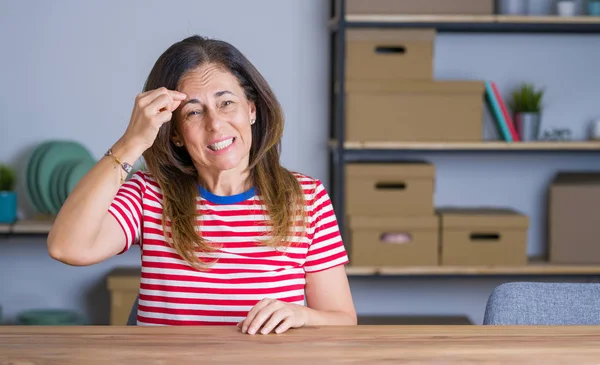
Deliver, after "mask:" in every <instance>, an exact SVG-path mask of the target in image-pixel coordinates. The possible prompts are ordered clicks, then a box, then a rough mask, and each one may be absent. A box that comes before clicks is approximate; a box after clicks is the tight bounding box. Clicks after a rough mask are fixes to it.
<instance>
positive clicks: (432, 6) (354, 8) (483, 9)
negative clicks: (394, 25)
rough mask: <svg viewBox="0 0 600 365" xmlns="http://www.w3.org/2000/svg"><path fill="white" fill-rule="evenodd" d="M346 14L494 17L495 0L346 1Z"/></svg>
mask: <svg viewBox="0 0 600 365" xmlns="http://www.w3.org/2000/svg"><path fill="white" fill-rule="evenodd" d="M523 1H525V0H523ZM346 14H382V15H383V14H394V15H406V14H446V15H450V14H451V15H461V14H462V15H493V14H494V0H346Z"/></svg>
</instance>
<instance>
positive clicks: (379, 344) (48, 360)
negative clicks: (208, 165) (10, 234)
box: [0, 326, 600, 365]
mask: <svg viewBox="0 0 600 365" xmlns="http://www.w3.org/2000/svg"><path fill="white" fill-rule="evenodd" d="M97 363H106V364H131V365H135V364H144V365H146V364H148V365H152V364H174V365H182V364H194V365H198V364H234V363H240V364H241V363H249V364H261V365H267V364H278V365H279V364H284V365H285V364H303V365H316V364H325V363H328V364H332V363H333V364H341V363H344V364H398V363H402V364H434V363H438V364H439V363H444V364H511V365H512V364H569V365H575V364H600V327H598V326H594V327H591V326H590V327H482V326H404V327H403V326H356V327H349V328H348V327H319V328H302V329H296V330H292V331H290V332H287V333H284V334H281V335H266V336H265V335H254V336H252V335H244V334H241V333H239V332H238V331H237V329H236V328H234V327H151V328H150V327H145V328H143V327H116V326H84V327H17V326H5V327H0V364H2V365H6V364H11V365H25V364H27V365H32V364H40V365H42V364H61V365H68V364H97Z"/></svg>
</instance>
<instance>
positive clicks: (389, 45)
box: [346, 29, 436, 81]
mask: <svg viewBox="0 0 600 365" xmlns="http://www.w3.org/2000/svg"><path fill="white" fill-rule="evenodd" d="M346 34H347V41H346V80H382V81H385V80H411V79H416V80H431V79H432V78H433V48H434V41H435V34H436V33H435V30H433V29H389V30H388V29H350V30H348V31H347V33H346Z"/></svg>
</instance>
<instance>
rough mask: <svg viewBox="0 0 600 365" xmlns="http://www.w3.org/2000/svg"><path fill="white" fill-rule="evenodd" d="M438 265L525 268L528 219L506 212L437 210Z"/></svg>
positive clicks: (512, 211)
mask: <svg viewBox="0 0 600 365" xmlns="http://www.w3.org/2000/svg"><path fill="white" fill-rule="evenodd" d="M437 213H438V215H439V216H440V230H441V240H440V241H441V264H442V265H505V266H513V265H515V266H516V265H526V264H527V233H528V229H529V218H528V217H527V216H525V215H523V214H520V213H518V212H516V211H514V210H510V209H499V208H438V209H437Z"/></svg>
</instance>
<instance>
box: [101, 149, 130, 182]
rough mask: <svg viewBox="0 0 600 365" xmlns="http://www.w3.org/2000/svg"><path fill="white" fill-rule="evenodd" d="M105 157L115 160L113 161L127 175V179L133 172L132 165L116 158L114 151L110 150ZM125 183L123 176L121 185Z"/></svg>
mask: <svg viewBox="0 0 600 365" xmlns="http://www.w3.org/2000/svg"><path fill="white" fill-rule="evenodd" d="M104 156H110V157H112V158H113V160H114V161H115V163H116V164H117V165H119V166H120V167H121V168H122V169H123V170H124V171H125V172H126V173H127V174H126V175H125V177H127V175H129V173H130V172H131V170H132V169H133V166H131V165H130V164H128V163H127V162H121V160H120V159H119V158H118V157H117V156H115V155H114V154H113V152H112V149H111V148H109V149H108V151H106V153H105V154H104ZM124 182H125V179H124V178H123V177H122V174H121V184H123V183H124Z"/></svg>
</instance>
